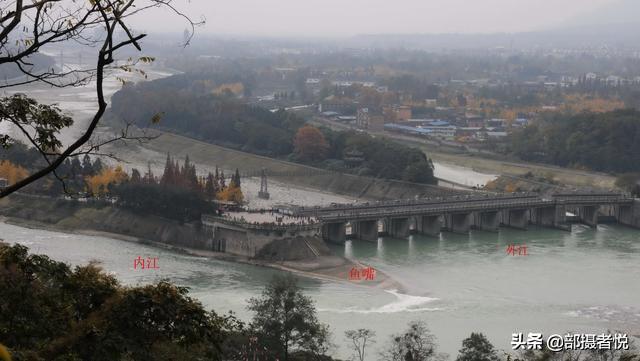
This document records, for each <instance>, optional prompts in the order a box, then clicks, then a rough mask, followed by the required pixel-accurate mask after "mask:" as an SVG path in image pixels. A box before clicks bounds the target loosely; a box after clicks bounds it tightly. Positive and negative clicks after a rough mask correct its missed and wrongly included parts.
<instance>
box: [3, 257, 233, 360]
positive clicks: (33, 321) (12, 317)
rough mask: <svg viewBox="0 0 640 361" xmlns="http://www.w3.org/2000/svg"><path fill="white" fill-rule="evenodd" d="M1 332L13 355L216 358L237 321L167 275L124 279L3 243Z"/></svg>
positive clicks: (42, 357) (38, 357)
mask: <svg viewBox="0 0 640 361" xmlns="http://www.w3.org/2000/svg"><path fill="white" fill-rule="evenodd" d="M0 290H2V291H1V292H2V295H1V297H0V311H1V312H0V339H1V340H2V341H3V343H4V344H5V345H6V346H7V347H8V348H9V349H10V351H11V353H12V355H13V356H14V358H15V359H17V360H21V359H28V360H54V361H58V360H95V361H102V360H104V361H107V360H109V361H110V360H145V359H152V360H154V359H164V360H201V359H203V358H206V359H207V360H211V359H212V360H217V359H221V353H222V349H223V344H224V341H225V339H226V338H227V337H228V335H229V334H230V333H233V332H237V331H238V330H239V329H240V326H241V325H239V324H238V323H237V321H236V320H235V319H234V318H233V317H231V316H230V317H221V316H218V315H216V314H215V313H213V312H207V311H205V310H204V309H203V308H202V305H201V304H200V303H199V302H197V301H195V300H193V299H191V298H190V297H188V296H187V289H186V288H183V287H176V286H174V285H172V284H169V283H167V282H164V281H162V282H159V283H157V284H154V285H147V286H142V287H123V286H121V285H120V284H119V283H118V281H117V280H116V279H115V278H114V277H113V276H110V275H106V274H105V273H103V272H102V271H101V270H100V268H99V267H97V266H96V265H94V264H89V265H88V266H82V267H76V268H75V269H73V270H72V269H71V268H70V267H69V266H67V265H66V264H64V263H61V262H55V261H52V260H50V259H49V258H48V257H46V256H41V255H30V254H29V253H28V250H27V248H26V247H24V246H20V245H16V246H7V245H0Z"/></svg>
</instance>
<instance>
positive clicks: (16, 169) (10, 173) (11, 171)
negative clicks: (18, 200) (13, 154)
mask: <svg viewBox="0 0 640 361" xmlns="http://www.w3.org/2000/svg"><path fill="white" fill-rule="evenodd" d="M28 175H29V172H27V170H26V169H24V168H22V167H21V166H19V165H16V164H13V163H11V162H10V161H8V160H3V161H2V162H0V178H4V179H6V180H7V183H8V184H14V183H15V182H17V181H19V180H21V179H23V178H26V177H27V176H28Z"/></svg>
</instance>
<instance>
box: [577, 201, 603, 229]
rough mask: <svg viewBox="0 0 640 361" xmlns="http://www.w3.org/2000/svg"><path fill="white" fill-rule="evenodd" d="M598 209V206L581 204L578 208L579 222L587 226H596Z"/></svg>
mask: <svg viewBox="0 0 640 361" xmlns="http://www.w3.org/2000/svg"><path fill="white" fill-rule="evenodd" d="M599 209H600V207H599V206H582V207H580V208H578V217H579V218H580V222H582V223H584V224H586V225H587V226H589V227H592V228H597V227H598V210H599Z"/></svg>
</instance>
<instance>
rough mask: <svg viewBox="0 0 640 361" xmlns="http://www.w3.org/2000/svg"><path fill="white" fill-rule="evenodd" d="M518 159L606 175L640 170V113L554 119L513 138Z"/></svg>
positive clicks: (513, 149) (623, 111)
mask: <svg viewBox="0 0 640 361" xmlns="http://www.w3.org/2000/svg"><path fill="white" fill-rule="evenodd" d="M510 140H511V151H512V152H513V153H514V154H515V155H517V156H518V157H520V158H522V159H525V160H530V161H537V162H545V163H552V164H557V165H560V166H568V167H578V168H580V167H584V168H590V169H593V170H598V171H604V172H633V171H639V170H640V112H638V111H635V110H619V111H614V112H610V113H602V114H591V113H585V114H580V115H575V116H569V117H567V116H563V115H555V116H552V117H550V118H548V119H545V120H543V121H541V122H540V123H539V124H535V125H531V126H528V127H525V128H524V129H522V130H520V131H517V132H515V133H514V134H513V135H512V136H511V139H510Z"/></svg>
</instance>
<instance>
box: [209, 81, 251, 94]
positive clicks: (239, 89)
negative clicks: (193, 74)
mask: <svg viewBox="0 0 640 361" xmlns="http://www.w3.org/2000/svg"><path fill="white" fill-rule="evenodd" d="M227 91H228V92H231V93H233V94H234V95H241V94H242V93H243V92H244V85H243V84H242V83H227V84H222V85H220V86H219V87H217V88H216V89H214V90H213V94H216V95H220V94H224V93H225V92H227Z"/></svg>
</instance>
